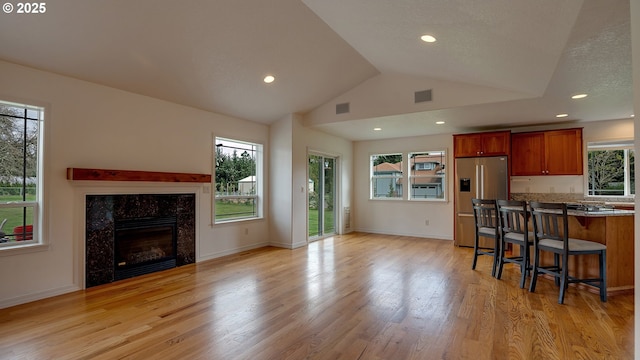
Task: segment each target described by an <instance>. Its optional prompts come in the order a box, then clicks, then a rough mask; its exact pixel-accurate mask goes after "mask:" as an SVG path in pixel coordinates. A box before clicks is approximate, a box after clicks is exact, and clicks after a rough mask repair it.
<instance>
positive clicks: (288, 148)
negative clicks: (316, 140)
mask: <svg viewBox="0 0 640 360" xmlns="http://www.w3.org/2000/svg"><path fill="white" fill-rule="evenodd" d="M269 137H270V143H271V153H270V159H269V163H270V164H271V167H270V170H269V176H270V177H269V184H270V185H269V213H270V214H271V217H270V218H269V243H270V244H271V245H273V246H278V247H284V248H289V249H291V248H293V234H292V231H293V230H292V227H293V215H292V206H291V204H292V201H293V200H292V190H291V189H292V188H293V183H292V181H293V180H292V173H293V162H292V156H293V155H292V154H293V152H292V147H293V121H292V118H291V116H287V117H285V118H283V119H281V120H279V121H277V122H275V123H273V124H271V126H270V127H269Z"/></svg>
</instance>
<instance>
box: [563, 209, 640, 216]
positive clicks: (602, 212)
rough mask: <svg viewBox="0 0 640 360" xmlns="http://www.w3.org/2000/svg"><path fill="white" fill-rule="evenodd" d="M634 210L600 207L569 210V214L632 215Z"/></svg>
mask: <svg viewBox="0 0 640 360" xmlns="http://www.w3.org/2000/svg"><path fill="white" fill-rule="evenodd" d="M634 214H635V211H634V210H618V209H598V210H589V211H586V210H567V215H569V216H585V217H603V216H632V215H634Z"/></svg>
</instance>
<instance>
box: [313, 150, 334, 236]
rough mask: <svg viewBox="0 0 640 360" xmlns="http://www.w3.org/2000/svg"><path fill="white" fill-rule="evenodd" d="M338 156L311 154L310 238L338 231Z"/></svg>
mask: <svg viewBox="0 0 640 360" xmlns="http://www.w3.org/2000/svg"><path fill="white" fill-rule="evenodd" d="M336 162H337V160H336V158H335V157H328V156H325V155H317V154H310V155H309V177H308V183H309V185H308V186H309V189H308V194H309V202H308V203H309V209H308V214H309V215H308V225H309V240H317V239H319V238H322V237H325V236H328V235H332V234H335V233H336V228H335V221H334V219H336V197H335V194H336V181H335V179H336Z"/></svg>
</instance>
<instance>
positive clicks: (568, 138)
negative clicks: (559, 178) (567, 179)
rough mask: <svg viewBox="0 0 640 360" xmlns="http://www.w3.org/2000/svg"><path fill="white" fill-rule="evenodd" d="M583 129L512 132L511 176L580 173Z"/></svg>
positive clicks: (581, 167)
mask: <svg viewBox="0 0 640 360" xmlns="http://www.w3.org/2000/svg"><path fill="white" fill-rule="evenodd" d="M582 169H583V165H582V129H563V130H550V131H539V132H528V133H515V134H512V135H511V175H513V176H531V175H582Z"/></svg>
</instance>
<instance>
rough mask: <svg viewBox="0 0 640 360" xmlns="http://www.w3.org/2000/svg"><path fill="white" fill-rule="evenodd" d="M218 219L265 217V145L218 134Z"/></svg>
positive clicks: (216, 141)
mask: <svg viewBox="0 0 640 360" xmlns="http://www.w3.org/2000/svg"><path fill="white" fill-rule="evenodd" d="M215 144H216V146H215V164H214V167H215V169H214V173H215V205H214V207H215V222H216V223H220V222H229V221H236V220H246V219H255V218H260V217H262V203H263V202H262V201H261V199H262V161H263V160H262V157H263V151H262V145H261V144H255V143H250V142H244V141H239V140H232V139H225V138H220V137H216V139H215Z"/></svg>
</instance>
